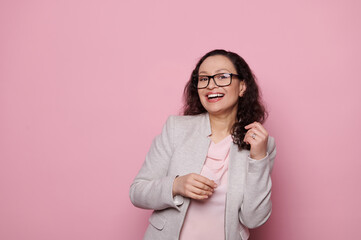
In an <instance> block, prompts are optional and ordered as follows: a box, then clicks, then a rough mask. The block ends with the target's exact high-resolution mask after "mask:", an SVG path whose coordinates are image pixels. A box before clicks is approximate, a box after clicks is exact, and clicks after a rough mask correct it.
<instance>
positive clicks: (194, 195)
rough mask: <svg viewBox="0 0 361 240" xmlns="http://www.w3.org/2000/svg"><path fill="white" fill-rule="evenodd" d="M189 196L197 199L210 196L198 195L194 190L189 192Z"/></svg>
mask: <svg viewBox="0 0 361 240" xmlns="http://www.w3.org/2000/svg"><path fill="white" fill-rule="evenodd" d="M187 197H189V198H192V199H195V200H204V199H207V198H208V195H197V194H195V193H193V192H189V194H188V196H187Z"/></svg>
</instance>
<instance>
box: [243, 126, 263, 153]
mask: <svg viewBox="0 0 361 240" xmlns="http://www.w3.org/2000/svg"><path fill="white" fill-rule="evenodd" d="M244 128H245V129H248V131H247V133H246V135H245V136H244V139H243V141H245V142H246V143H248V144H250V145H251V150H250V157H251V158H252V159H256V160H260V159H262V158H264V157H265V156H266V155H267V143H268V132H267V131H266V129H265V128H264V127H263V126H262V124H260V123H259V122H254V123H251V124H248V125H247V126H245V127H244Z"/></svg>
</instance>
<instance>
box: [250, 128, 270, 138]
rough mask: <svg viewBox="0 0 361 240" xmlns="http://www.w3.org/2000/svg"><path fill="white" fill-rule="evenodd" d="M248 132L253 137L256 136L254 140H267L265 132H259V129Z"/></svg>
mask: <svg viewBox="0 0 361 240" xmlns="http://www.w3.org/2000/svg"><path fill="white" fill-rule="evenodd" d="M248 132H249V135H250V136H251V137H252V136H253V134H255V138H254V139H255V140H256V139H257V140H262V139H264V138H266V135H265V134H264V133H263V132H261V131H260V130H258V129H257V128H252V129H250V130H248Z"/></svg>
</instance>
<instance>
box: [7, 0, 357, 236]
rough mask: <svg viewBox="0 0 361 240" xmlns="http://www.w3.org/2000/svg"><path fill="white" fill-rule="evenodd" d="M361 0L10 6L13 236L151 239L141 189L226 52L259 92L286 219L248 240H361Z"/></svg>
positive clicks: (276, 214)
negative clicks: (136, 199) (191, 97)
mask: <svg viewBox="0 0 361 240" xmlns="http://www.w3.org/2000/svg"><path fill="white" fill-rule="evenodd" d="M360 10H361V2H360V1H356V0H354V1H352V0H345V1H336V0H331V1H321V0H312V1H289V0H275V1H265V0H264V1H258V0H252V1H209V0H202V1H190V0H186V1H177V2H176V1H169V0H162V1H161V0H157V1H150V0H149V1H148V0H144V1H119V0H117V1H116V0H114V1H107V0H103V1H100V0H99V1H94V0H91V1H89V0H87V1H85V0H83V1H82V0H72V1H70V0H68V1H47V0H43V1H40V0H39V1H20V0H11V1H10V0H9V1H5V0H2V1H1V2H0V239H4V240H19V239H27V240H43V239H44V240H49V239H52V240H57V239H59V240H60V239H61V240H63V239H69V240H73V239H74V240H75V239H87V240H93V239H94V240H95V239H103V240H113V239H114V240H115V239H141V237H142V235H143V233H144V231H145V228H146V226H147V221H148V216H149V214H150V211H147V210H142V209H137V208H135V207H133V206H132V205H131V203H130V200H129V197H128V191H129V186H130V184H131V182H132V180H133V178H134V177H135V175H136V174H137V172H138V170H139V168H140V166H141V164H142V162H143V160H144V157H145V154H146V153H147V151H148V149H149V147H150V144H151V141H152V139H153V138H154V136H155V135H157V134H159V133H160V130H161V127H162V125H163V123H164V122H165V120H166V118H167V117H168V115H170V114H177V113H179V110H180V108H181V98H182V92H183V87H184V85H185V83H186V81H187V80H188V77H189V75H190V72H191V70H192V69H193V67H194V65H195V63H196V62H197V60H198V59H199V57H201V56H202V55H203V54H205V53H206V52H208V51H210V50H212V49H214V48H224V49H227V50H232V51H235V52H237V53H239V54H240V55H241V56H243V57H244V58H245V59H246V61H248V63H249V64H250V66H251V68H252V69H253V70H254V72H255V74H256V75H257V77H258V79H259V81H258V82H259V84H260V86H261V88H262V91H263V97H264V100H265V102H266V103H267V106H268V109H269V112H270V117H269V119H268V121H267V123H266V127H267V129H268V130H269V132H270V134H271V135H273V136H274V137H275V138H276V141H277V146H278V156H277V159H276V164H275V168H274V172H273V184H274V185H273V194H272V199H273V213H272V216H271V218H270V220H269V221H268V222H267V223H266V224H265V225H264V226H262V227H260V228H258V229H256V230H252V238H251V239H278V240H289V239H295V240H298V239H299V240H301V239H302V240H304V239H361V231H360V222H361V205H360V203H361V187H360V183H361V173H360V170H361V161H360V156H361V146H360V143H359V138H360V133H361V127H360V123H361V94H360V89H361V64H360V63H361V44H360V43H361V27H360V23H361V17H360Z"/></svg>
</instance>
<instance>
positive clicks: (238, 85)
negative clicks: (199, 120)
mask: <svg viewBox="0 0 361 240" xmlns="http://www.w3.org/2000/svg"><path fill="white" fill-rule="evenodd" d="M217 73H233V74H237V71H236V68H235V67H234V65H233V63H232V62H231V60H229V59H228V58H227V57H225V56H223V55H215V56H210V57H208V58H206V59H205V60H204V61H203V63H202V64H201V65H200V67H199V72H198V74H199V75H208V76H213V75H215V74H217ZM245 90H246V85H245V84H244V81H240V80H239V79H238V77H236V76H233V77H232V83H231V84H230V85H228V86H225V87H218V86H217V85H216V84H215V83H214V80H213V78H211V79H210V81H209V84H208V86H207V87H206V88H203V89H198V95H199V98H200V100H201V103H202V105H203V107H204V108H205V109H206V110H207V111H208V113H209V114H211V115H223V114H236V113H237V104H238V97H240V96H242V95H243V93H244V91H245ZM214 94H217V96H218V97H214V96H216V95H214Z"/></svg>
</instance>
